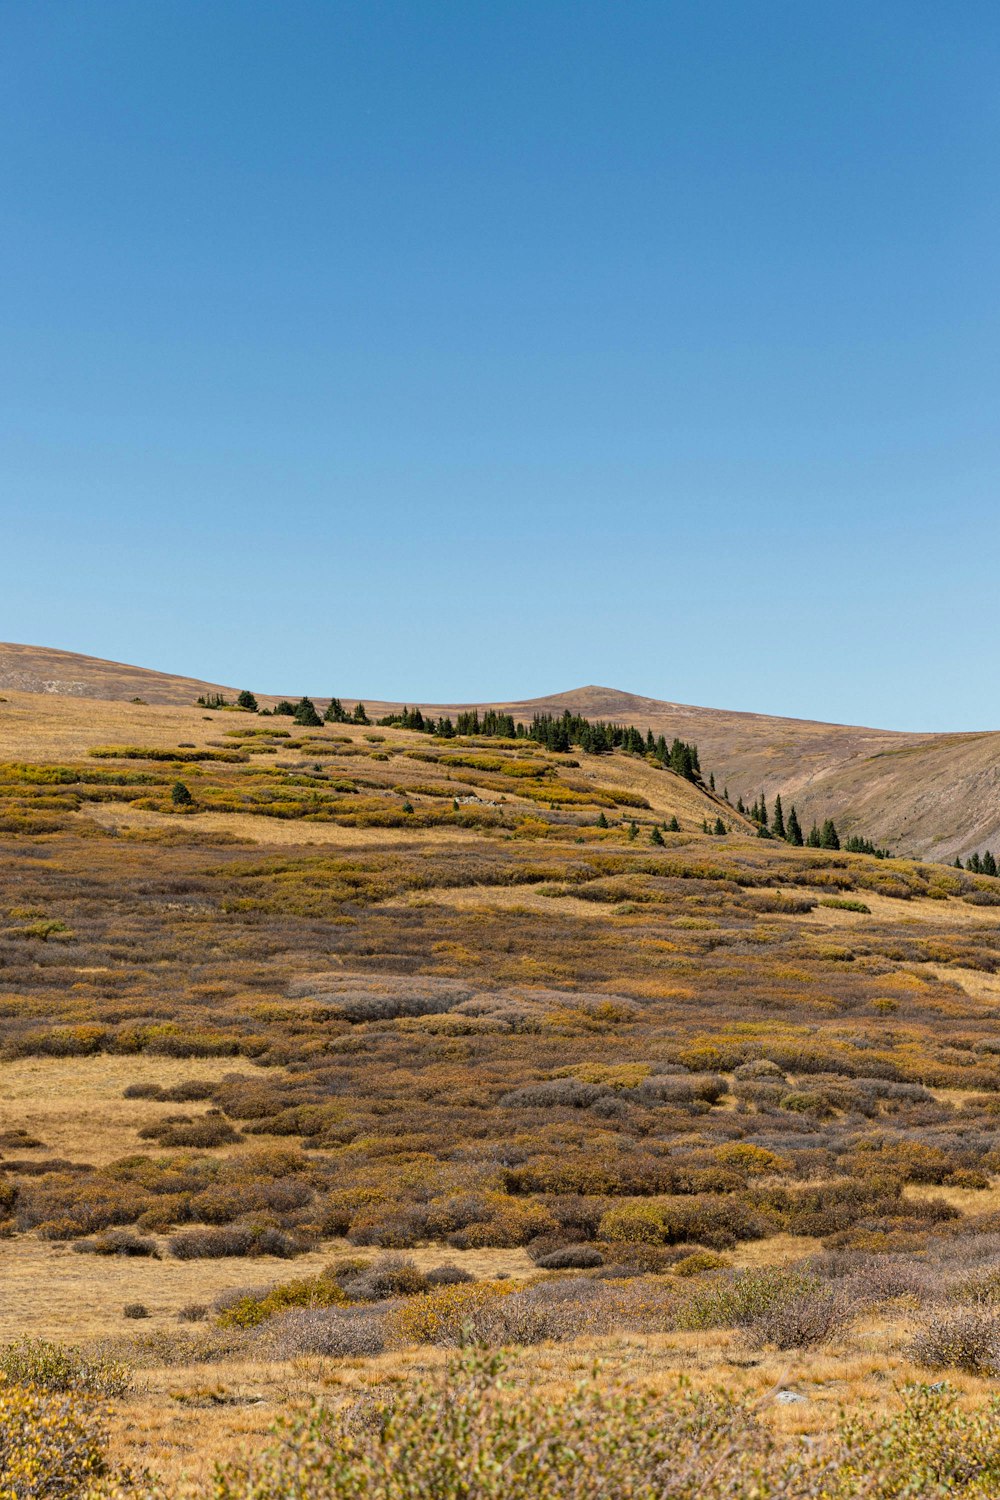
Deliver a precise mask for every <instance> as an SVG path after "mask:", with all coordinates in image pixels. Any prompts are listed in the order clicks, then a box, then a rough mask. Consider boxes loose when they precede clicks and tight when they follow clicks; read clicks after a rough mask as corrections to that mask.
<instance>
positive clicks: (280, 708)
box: [274, 698, 295, 719]
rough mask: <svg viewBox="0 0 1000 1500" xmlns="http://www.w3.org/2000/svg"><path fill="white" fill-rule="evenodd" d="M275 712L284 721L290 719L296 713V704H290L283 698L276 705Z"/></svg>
mask: <svg viewBox="0 0 1000 1500" xmlns="http://www.w3.org/2000/svg"><path fill="white" fill-rule="evenodd" d="M274 712H275V713H276V714H278V715H280V716H281V718H283V719H290V718H291V717H292V716H293V714H294V713H295V704H294V703H289V701H288V699H287V698H282V699H281V700H280V702H278V703H276V704H275V705H274Z"/></svg>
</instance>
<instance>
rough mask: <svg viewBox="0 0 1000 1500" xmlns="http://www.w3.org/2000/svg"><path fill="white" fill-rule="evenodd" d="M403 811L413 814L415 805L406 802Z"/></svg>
mask: <svg viewBox="0 0 1000 1500" xmlns="http://www.w3.org/2000/svg"><path fill="white" fill-rule="evenodd" d="M403 811H404V812H405V813H411V812H412V811H413V803H412V802H409V801H407V802H404V803H403Z"/></svg>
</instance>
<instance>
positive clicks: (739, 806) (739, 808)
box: [736, 796, 746, 813]
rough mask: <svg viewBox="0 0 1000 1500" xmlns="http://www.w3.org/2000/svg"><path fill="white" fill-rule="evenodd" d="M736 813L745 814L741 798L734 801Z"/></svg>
mask: <svg viewBox="0 0 1000 1500" xmlns="http://www.w3.org/2000/svg"><path fill="white" fill-rule="evenodd" d="M736 811H737V812H738V813H745V812H746V808H745V806H744V805H743V798H742V796H739V797H737V799H736Z"/></svg>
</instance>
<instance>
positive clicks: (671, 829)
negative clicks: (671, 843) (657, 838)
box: [667, 813, 681, 833]
mask: <svg viewBox="0 0 1000 1500" xmlns="http://www.w3.org/2000/svg"><path fill="white" fill-rule="evenodd" d="M680 831H681V825H680V824H679V823H678V821H677V814H676V813H674V815H673V817H672V818H671V819H670V822H669V823H668V824H667V832H668V833H680Z"/></svg>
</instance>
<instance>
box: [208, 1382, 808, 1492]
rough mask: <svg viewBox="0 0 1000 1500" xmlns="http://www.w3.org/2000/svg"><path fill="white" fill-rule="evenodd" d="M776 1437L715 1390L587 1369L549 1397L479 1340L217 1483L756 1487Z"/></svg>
mask: <svg viewBox="0 0 1000 1500" xmlns="http://www.w3.org/2000/svg"><path fill="white" fill-rule="evenodd" d="M771 1447H772V1444H771V1442H770V1440H769V1439H768V1438H767V1436H766V1435H765V1433H764V1432H763V1430H762V1429H761V1428H759V1427H758V1425H757V1424H756V1423H755V1422H754V1420H753V1418H752V1417H751V1416H750V1415H749V1414H748V1413H746V1412H744V1411H742V1410H741V1409H740V1408H738V1407H736V1406H734V1405H733V1404H732V1403H731V1402H729V1401H728V1400H726V1399H725V1398H724V1397H720V1396H716V1395H695V1394H691V1393H687V1392H681V1393H678V1394H676V1395H675V1396H674V1397H673V1398H672V1399H664V1398H662V1397H659V1396H657V1395H655V1394H654V1393H653V1392H650V1391H641V1392H628V1391H622V1390H620V1389H617V1388H615V1387H613V1386H612V1387H608V1386H607V1385H599V1384H598V1383H596V1382H594V1381H590V1382H586V1383H584V1384H582V1385H580V1386H577V1387H576V1388H575V1389H572V1390H570V1391H569V1392H568V1393H567V1394H566V1395H565V1396H563V1397H562V1398H561V1399H560V1400H559V1401H558V1402H553V1401H552V1400H551V1399H550V1398H549V1396H548V1395H547V1394H543V1393H541V1392H535V1391H534V1390H533V1389H531V1388H530V1387H529V1388H527V1389H524V1388H518V1387H514V1386H507V1385H506V1384H505V1382H504V1381H503V1362H502V1359H501V1358H500V1357H493V1358H488V1357H485V1356H483V1355H480V1354H475V1355H471V1356H469V1355H467V1356H466V1357H465V1358H463V1359H461V1360H456V1361H454V1362H453V1363H452V1364H451V1365H450V1366H449V1367H448V1369H447V1370H446V1371H444V1372H441V1373H437V1374H430V1375H424V1376H420V1377H418V1378H417V1379H416V1380H414V1381H412V1382H409V1383H407V1385H406V1386H405V1387H404V1388H403V1389H402V1390H400V1391H399V1392H397V1393H394V1394H393V1395H392V1396H391V1397H390V1398H389V1399H388V1400H386V1401H382V1402H379V1403H378V1404H377V1405H376V1406H375V1408H374V1410H373V1411H371V1412H370V1414H369V1415H368V1419H367V1420H365V1421H363V1422H359V1421H358V1420H357V1419H356V1418H355V1419H353V1420H352V1418H351V1415H350V1413H347V1414H344V1415H339V1416H338V1415H337V1414H336V1413H334V1412H333V1411H331V1410H330V1409H328V1408H314V1410H313V1411H312V1412H311V1413H310V1414H307V1415H304V1416H301V1417H299V1418H297V1419H296V1420H294V1421H293V1423H292V1425H291V1426H290V1428H289V1429H287V1430H286V1431H285V1432H284V1434H283V1435H282V1441H281V1442H280V1443H278V1444H277V1445H276V1446H275V1447H273V1448H272V1449H271V1450H270V1451H269V1452H268V1453H267V1454H265V1455H264V1456H263V1457H262V1458H261V1459H260V1461H259V1462H258V1463H256V1464H255V1465H253V1467H252V1468H247V1467H245V1466H242V1467H241V1466H240V1465H235V1466H232V1467H230V1468H229V1469H228V1470H226V1471H224V1472H222V1473H220V1475H219V1477H218V1480H217V1488H216V1491H215V1494H216V1500H245V1497H247V1496H250V1495H253V1496H254V1497H255V1500H279V1497H284V1496H287V1495H297V1496H301V1497H303V1500H319V1497H323V1500H358V1497H360V1496H367V1495H378V1496H380V1497H381V1500H417V1497H419V1496H433V1497H434V1500H464V1497H469V1496H475V1497H476V1500H585V1497H589V1496H591V1495H593V1494H594V1492H595V1491H594V1485H595V1477H597V1476H599V1484H600V1491H601V1493H602V1494H603V1495H608V1496H625V1495H631V1496H636V1497H641V1496H654V1495H656V1496H661V1495H662V1496H667V1495H670V1496H672V1497H676V1500H694V1497H695V1496H698V1497H701V1500H718V1497H721V1496H723V1495H725V1496H732V1495H735V1494H738V1493H739V1494H750V1493H761V1494H763V1493H764V1489H763V1486H762V1485H758V1484H757V1482H756V1481H755V1479H754V1478H753V1476H755V1475H759V1474H760V1472H761V1470H762V1467H767V1468H768V1471H769V1472H771V1471H772V1470H776V1469H777V1468H778V1467H779V1465H778V1464H777V1462H776V1461H775V1462H774V1463H771V1461H770V1460H769V1457H768V1455H769V1453H770V1450H771ZM706 1454H711V1461H710V1462H708V1463H706ZM774 1477H775V1479H776V1480H777V1479H778V1475H777V1473H775V1474H774ZM744 1479H745V1481H746V1482H745V1484H744V1483H743V1480H744ZM751 1486H753V1488H751ZM768 1492H771V1491H770V1490H769V1491H768ZM774 1492H775V1493H777V1484H776V1485H775V1489H774Z"/></svg>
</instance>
